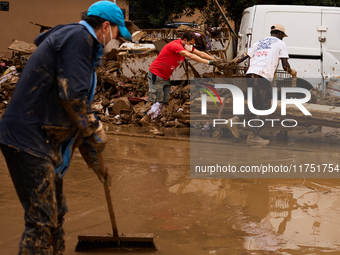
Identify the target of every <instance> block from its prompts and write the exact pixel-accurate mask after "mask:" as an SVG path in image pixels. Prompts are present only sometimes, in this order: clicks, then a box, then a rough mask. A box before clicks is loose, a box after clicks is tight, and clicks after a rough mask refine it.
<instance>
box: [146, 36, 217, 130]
mask: <svg viewBox="0 0 340 255" xmlns="http://www.w3.org/2000/svg"><path fill="white" fill-rule="evenodd" d="M195 38H196V36H195V33H194V32H191V31H188V32H185V33H184V34H183V37H182V39H177V40H174V41H172V42H170V43H168V44H167V45H165V46H164V48H163V49H162V50H161V52H160V53H159V55H158V56H157V58H156V59H155V60H154V61H153V63H152V64H151V66H150V68H149V72H148V81H149V101H150V102H153V103H154V104H153V106H152V107H151V109H150V110H149V111H148V114H147V116H145V117H144V118H143V119H142V123H143V124H146V123H149V122H150V133H152V134H154V135H164V133H163V132H161V131H160V130H159V129H158V128H157V123H158V122H159V119H158V115H159V113H160V112H161V111H162V109H163V108H164V105H165V104H167V103H168V101H169V95H170V86H171V85H170V80H169V78H170V76H171V75H172V73H173V72H174V71H175V69H176V68H177V67H178V66H179V65H180V64H181V63H182V62H183V61H184V60H185V57H188V58H190V59H192V60H195V61H197V62H200V63H204V64H208V65H216V63H217V61H216V59H215V58H214V57H212V56H210V55H209V54H207V53H205V52H202V51H199V50H197V49H195V48H194V47H193V46H194V44H195Z"/></svg>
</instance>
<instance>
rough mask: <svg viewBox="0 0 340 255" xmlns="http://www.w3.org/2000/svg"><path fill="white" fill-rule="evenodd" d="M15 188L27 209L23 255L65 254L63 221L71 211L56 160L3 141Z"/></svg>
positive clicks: (3, 150) (22, 244) (4, 153)
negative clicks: (51, 248) (39, 156)
mask: <svg viewBox="0 0 340 255" xmlns="http://www.w3.org/2000/svg"><path fill="white" fill-rule="evenodd" d="M1 150H2V153H3V155H4V157H5V159H6V163H7V167H8V170H9V172H10V175H11V178H12V181H13V184H14V187H15V189H16V192H17V194H18V197H19V200H20V202H21V205H22V207H23V208H24V210H25V230H24V233H23V234H22V238H21V241H20V244H19V255H21V254H25V255H26V254H30V255H31V254H32V255H33V254H39V255H52V253H50V247H51V246H52V247H53V250H54V251H53V254H54V255H56V254H58V255H61V254H63V252H64V251H65V242H64V235H65V233H64V230H63V227H62V225H63V222H64V215H65V214H66V212H67V211H68V209H67V206H66V199H65V196H64V195H63V191H62V190H63V188H62V187H63V181H62V178H61V177H59V176H57V175H56V174H55V167H54V166H53V164H52V162H50V161H48V160H45V159H42V158H38V157H35V156H33V155H31V154H28V153H26V152H21V151H18V150H17V149H14V148H12V147H9V146H6V145H3V144H1Z"/></svg>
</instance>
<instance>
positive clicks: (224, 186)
mask: <svg viewBox="0 0 340 255" xmlns="http://www.w3.org/2000/svg"><path fill="white" fill-rule="evenodd" d="M295 181H296V180H295ZM298 182H300V183H301V180H299V181H298ZM336 185H337V182H336V180H332V181H330V180H328V181H327V185H326V186H325V185H319V184H318V183H311V182H309V183H308V185H307V184H306V183H304V185H302V184H296V183H295V182H294V180H288V181H287V180H286V181H284V180H282V181H280V180H258V179H251V180H250V179H247V180H245V179H244V180H237V179H189V180H185V181H184V182H181V183H177V184H175V185H173V186H171V187H170V188H169V191H170V192H172V193H177V194H186V193H201V194H204V195H207V196H210V197H213V198H214V200H215V201H216V207H217V208H219V207H222V205H223V206H225V204H226V203H227V204H228V205H229V206H242V209H241V215H240V216H239V217H238V218H237V220H236V221H235V222H234V224H233V228H234V229H235V230H241V231H243V232H245V235H244V236H245V237H244V248H245V249H246V250H248V251H251V252H255V253H254V254H263V253H257V252H259V251H268V252H270V251H272V252H274V251H276V252H280V253H278V254H294V253H289V252H288V251H302V250H304V249H311V248H313V249H315V250H316V251H318V252H317V253H315V254H322V253H321V250H327V251H336V250H338V249H339V247H340V219H339V213H340V196H339V193H338V189H337V186H336ZM221 217H222V216H221ZM281 252H282V253H281Z"/></svg>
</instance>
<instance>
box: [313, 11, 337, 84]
mask: <svg viewBox="0 0 340 255" xmlns="http://www.w3.org/2000/svg"><path fill="white" fill-rule="evenodd" d="M321 24H322V25H321V26H319V27H318V30H319V31H320V32H321V37H319V40H320V42H321V49H322V61H323V70H322V73H323V76H324V78H325V79H326V80H327V79H329V78H330V77H336V76H339V75H340V35H339V33H340V11H339V10H336V9H333V8H329V9H322V22H321Z"/></svg>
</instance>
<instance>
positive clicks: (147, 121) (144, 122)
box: [140, 115, 151, 126]
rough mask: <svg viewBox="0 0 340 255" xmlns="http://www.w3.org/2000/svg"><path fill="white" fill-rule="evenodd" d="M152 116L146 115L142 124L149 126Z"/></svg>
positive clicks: (141, 121)
mask: <svg viewBox="0 0 340 255" xmlns="http://www.w3.org/2000/svg"><path fill="white" fill-rule="evenodd" d="M150 120H151V117H150V115H145V116H144V117H143V118H142V119H141V120H140V123H142V126H149V125H150Z"/></svg>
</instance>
